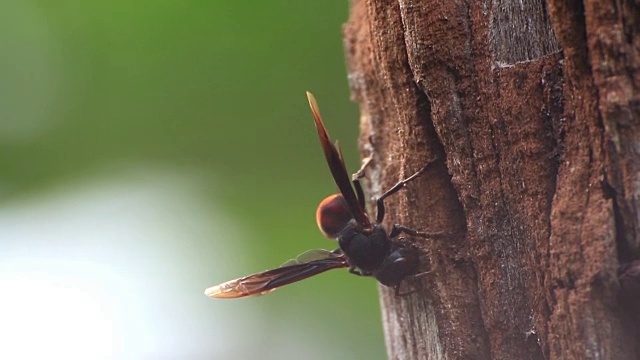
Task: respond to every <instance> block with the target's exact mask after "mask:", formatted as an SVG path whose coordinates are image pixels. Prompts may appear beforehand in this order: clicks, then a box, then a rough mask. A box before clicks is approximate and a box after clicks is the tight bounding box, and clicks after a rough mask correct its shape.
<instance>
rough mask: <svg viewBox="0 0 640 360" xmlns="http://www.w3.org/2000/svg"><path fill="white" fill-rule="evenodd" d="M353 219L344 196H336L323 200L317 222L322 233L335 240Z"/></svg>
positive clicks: (319, 206) (317, 213)
mask: <svg viewBox="0 0 640 360" xmlns="http://www.w3.org/2000/svg"><path fill="white" fill-rule="evenodd" d="M352 218H353V216H352V215H351V212H350V211H349V208H348V205H347V202H346V201H345V200H344V198H343V197H342V195H340V194H336V195H331V196H329V197H327V198H326V199H324V200H322V202H321V203H320V205H318V210H317V211H316V221H317V222H318V227H319V228H320V231H322V233H323V234H324V235H325V236H326V237H328V238H331V239H335V238H337V237H338V234H340V231H341V230H342V229H344V228H345V227H346V226H347V224H348V223H349V221H350V220H351V219H352Z"/></svg>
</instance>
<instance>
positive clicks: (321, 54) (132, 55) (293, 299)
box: [0, 0, 385, 359]
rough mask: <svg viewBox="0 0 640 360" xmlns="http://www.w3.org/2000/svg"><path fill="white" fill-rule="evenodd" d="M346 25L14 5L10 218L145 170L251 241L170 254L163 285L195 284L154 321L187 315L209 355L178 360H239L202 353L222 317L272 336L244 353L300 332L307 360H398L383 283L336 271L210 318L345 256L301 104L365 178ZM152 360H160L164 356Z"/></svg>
mask: <svg viewBox="0 0 640 360" xmlns="http://www.w3.org/2000/svg"><path fill="white" fill-rule="evenodd" d="M347 16H348V3H347V2H345V1H330V2H322V1H283V0H272V1H265V2H261V1H255V2H248V1H175V0H155V1H119V0H116V1H78V0H67V1H55V2H51V1H29V0H23V1H8V2H2V3H1V4H0V33H1V34H3V36H2V39H1V40H0V54H2V55H1V56H0V74H1V79H2V81H1V82H0V169H1V170H0V174H1V175H0V196H1V199H2V203H3V204H4V206H16V205H20V204H23V203H24V202H28V201H32V200H33V199H35V198H38V197H42V196H46V195H47V194H49V193H51V192H55V191H57V189H60V188H61V187H66V188H69V187H71V188H73V187H74V186H76V184H83V183H85V182H88V181H94V180H95V179H98V181H101V180H102V179H105V180H104V181H108V179H110V178H112V177H117V176H118V175H117V174H119V173H120V172H123V171H125V172H126V171H128V170H127V169H132V168H133V169H147V168H154V169H158V168H159V169H164V170H166V171H168V172H171V173H176V174H179V176H181V177H186V178H193V179H196V182H197V183H198V184H203V185H201V186H197V187H195V190H194V191H196V196H195V197H196V198H197V200H198V201H199V202H200V203H202V204H206V205H205V206H204V207H203V208H202V209H201V215H202V216H203V218H204V219H205V220H206V219H207V217H209V216H211V217H213V216H215V215H214V214H215V211H219V212H222V213H223V214H224V218H225V219H231V220H229V221H233V222H234V226H235V227H237V228H239V229H241V232H242V233H244V234H246V235H248V236H244V237H240V238H225V236H224V233H222V232H218V231H217V230H216V228H215V227H213V228H212V229H211V231H210V232H208V233H207V234H206V235H204V236H201V237H199V238H198V239H199V240H198V242H189V241H188V238H189V237H190V236H191V235H190V232H189V231H188V229H186V228H185V229H179V228H178V229H177V230H176V231H177V232H178V233H183V234H184V238H182V239H178V240H177V241H182V242H184V245H182V247H180V249H181V250H175V249H177V248H175V249H174V248H171V249H172V250H171V251H169V253H173V254H180V255H179V259H178V258H177V257H176V258H173V257H172V256H171V254H169V255H166V254H165V255H166V258H165V259H163V261H166V263H165V264H166V268H165V270H166V271H167V273H166V274H165V273H163V274H164V275H163V276H158V278H157V279H155V278H154V279H155V280H153V281H151V283H153V284H155V285H157V286H162V285H159V284H162V283H163V282H164V283H165V284H167V283H168V284H185V285H184V288H181V287H178V285H176V287H172V285H165V286H166V288H164V291H166V293H173V294H176V293H179V294H180V299H186V300H185V303H184V304H181V303H177V301H178V300H176V302H174V303H173V307H167V309H164V310H162V311H159V312H158V313H156V314H154V318H155V319H156V320H157V321H158V322H162V319H163V317H164V316H167V314H173V315H171V317H172V318H176V317H181V316H182V315H175V313H176V311H177V310H176V309H181V310H180V313H182V312H184V314H185V315H184V317H188V318H189V319H192V320H190V321H185V322H183V324H185V325H184V327H183V328H181V329H179V330H176V331H179V332H181V333H186V334H190V336H191V337H190V339H191V341H193V342H194V343H195V344H192V346H193V348H195V349H196V350H191V351H190V352H186V351H185V352H184V353H181V351H180V350H181V349H178V350H177V351H176V353H175V354H177V355H176V356H177V357H175V358H196V356H194V355H193V354H194V353H197V354H199V355H198V356H199V357H197V358H214V357H216V356H218V357H219V358H232V357H228V356H229V355H228V353H224V354H215V353H214V352H210V351H209V350H206V349H207V347H206V346H203V347H202V348H203V349H205V350H197V349H200V348H199V342H207V341H210V340H207V339H206V338H202V337H200V336H197V335H196V334H197V332H199V331H203V330H202V329H207V327H209V326H222V327H224V324H220V321H219V320H218V317H217V314H218V313H225V314H226V316H227V317H226V319H235V320H232V321H236V322H238V323H242V324H247V326H248V327H251V326H258V325H252V323H250V321H251V319H247V318H248V317H259V318H260V320H259V321H260V322H259V324H260V325H259V329H261V331H258V332H248V333H246V334H244V335H242V336H244V339H240V337H241V334H238V333H233V332H230V333H229V334H224V333H223V334H222V335H220V336H229V337H235V339H224V340H223V341H227V340H228V341H229V342H235V341H240V340H242V342H243V343H244V344H246V346H247V347H251V346H256V347H264V346H265V341H264V339H262V338H263V337H265V336H272V335H268V334H269V333H278V332H291V339H292V341H294V342H295V341H297V340H296V339H297V337H298V336H300V334H303V335H304V334H308V335H309V337H310V338H311V339H310V340H308V341H310V342H311V341H317V342H319V343H318V344H315V345H308V346H307V347H308V349H311V350H309V351H313V352H316V353H315V354H314V356H310V357H309V358H318V359H322V358H334V359H357V358H360V359H382V358H385V350H384V343H383V336H382V330H381V325H380V312H379V309H378V300H377V290H376V285H375V281H373V280H372V279H363V278H357V277H355V276H352V275H349V274H348V273H347V272H346V271H332V272H329V273H326V274H323V275H319V276H317V277H315V278H312V279H309V280H307V281H304V282H300V283H298V284H294V285H291V286H289V287H286V288H283V289H280V290H278V291H276V292H274V293H272V294H269V295H267V296H263V297H258V298H255V299H246V300H238V301H224V300H212V299H208V298H206V297H205V296H204V295H203V293H202V291H203V290H204V288H205V287H207V286H211V285H214V284H215V283H219V282H222V281H224V280H229V279H231V278H234V277H239V276H242V275H247V274H249V273H252V272H257V271H260V270H264V269H267V268H271V267H276V266H278V265H279V264H281V263H283V262H284V261H286V260H287V259H289V258H292V257H294V256H296V255H297V254H299V253H302V252H303V251H305V250H308V249H312V248H327V249H333V248H334V247H336V245H337V244H335V243H332V242H331V241H330V240H327V239H325V238H323V237H322V235H321V234H320V232H319V231H318V229H317V226H316V224H315V209H316V206H317V204H318V203H319V202H320V201H321V200H322V199H323V198H324V197H325V196H328V195H330V194H331V193H334V192H336V187H335V185H334V184H333V181H332V179H331V177H330V174H329V171H328V169H327V166H326V163H325V162H324V158H323V156H322V151H321V149H320V146H319V143H318V140H317V137H316V134H315V130H314V127H313V123H312V117H311V114H310V112H309V109H308V104H307V100H306V97H305V90H309V91H312V92H313V93H314V94H315V96H316V98H317V99H318V101H319V104H320V107H321V110H322V114H323V117H324V119H325V123H326V125H327V127H328V129H329V131H330V133H331V135H332V137H333V138H334V139H340V143H341V145H342V148H343V151H344V152H345V156H346V158H347V160H348V165H349V167H350V169H352V170H355V169H357V167H358V165H359V163H358V154H357V148H356V137H357V132H358V112H357V107H356V106H355V104H353V103H351V102H350V100H349V89H348V83H347V80H346V69H345V60H344V53H343V43H342V24H343V23H344V22H345V21H346V20H347ZM150 176H151V177H153V175H150ZM90 179H93V180H90ZM143 184H144V181H143ZM143 187H144V185H143ZM209 207H211V209H215V211H214V210H211V213H209ZM167 211H168V212H171V209H168V210H167ZM177 215H178V214H176V216H177ZM105 221H106V223H107V224H110V226H113V227H114V228H117V227H118V226H119V224H118V223H117V222H112V221H111V219H105ZM180 221H181V220H180ZM96 231H99V230H98V229H96ZM36 234H37V233H36ZM90 238H91V236H89V237H88V238H85V239H86V240H82V239H80V240H78V243H75V245H74V246H77V247H82V246H83V241H91V240H90ZM11 240H12V241H15V242H20V241H21V239H8V240H7V241H11ZM0 241H2V240H1V239H0ZM101 241H102V240H101ZM110 241H111V240H109V239H106V240H105V241H104V243H100V244H96V246H97V247H100V246H105V247H107V246H109V244H108V243H109V242H110ZM114 241H115V239H114ZM225 243H226V244H227V245H224V244H225ZM236 245H237V247H235V248H234V246H236ZM53 246H55V244H53ZM162 246H165V244H163V243H157V244H154V243H149V244H145V246H144V247H140V249H138V248H136V249H137V250H136V251H138V252H135V253H130V254H127V256H130V257H127V258H128V259H131V262H136V263H137V262H138V261H142V259H143V258H146V257H149V256H151V257H153V255H149V254H148V253H146V251H147V249H149V251H151V249H156V248H157V249H160V248H161V247H162ZM168 246H169V245H168ZM170 246H174V245H170ZM174 250H175V251H174ZM153 251H156V250H153ZM157 251H162V250H161V249H160V250H157ZM213 252H224V253H218V254H216V256H217V257H218V258H223V259H224V263H216V262H209V261H207V259H208V255H209V254H211V253H213ZM152 254H153V252H152ZM7 256H10V255H7ZM236 259H237V260H238V262H239V264H240V265H238V266H234V265H233V264H234V263H235V261H236ZM167 274H168V275H167ZM149 276H150V277H153V276H155V275H149ZM167 279H170V280H167ZM156 288H157V287H156ZM185 289H186V290H185ZM192 290H193V291H192ZM149 291H151V292H152V293H153V290H152V289H149ZM143 293H144V292H141V294H143ZM153 294H155V295H157V298H156V299H158V300H157V301H162V294H161V293H157V294H156V293H153ZM141 296H142V295H141ZM154 301H155V300H154ZM187 304H188V305H187ZM249 307H251V308H252V309H253V310H251V311H248V310H247V308H249ZM226 321H229V320H226ZM190 324H197V326H196V325H193V327H191V326H192V325H190ZM294 335H295V336H294ZM132 336H133V337H134V339H133V340H132V341H136V339H135V337H136V336H137V335H136V334H135V333H133V335H132ZM287 336H288V335H286V334H285V338H286V337H287ZM261 339H262V340H261ZM218 340H220V339H218ZM141 341H142V340H141ZM144 341H147V340H144ZM36 342H37V339H36ZM267 343H268V342H267ZM285 344H286V343H285ZM270 346H271V347H278V346H283V344H282V343H277V344H271V345H270ZM305 346H306V345H305ZM318 349H324V350H323V351H325V352H324V353H318V351H319V350H318ZM258 350H259V351H265V352H273V353H274V354H276V355H277V354H281V355H277V356H280V357H284V358H286V357H287V356H290V355H287V354H288V353H287V352H285V351H281V350H277V349H272V348H271V349H268V350H262V349H258ZM212 351H213V350H212ZM125 352H126V350H125ZM147 353H148V354H151V355H149V356H150V358H159V357H156V356H154V355H153V354H155V353H154V351H153V349H148V352H147ZM160 355H162V354H160ZM276 355H274V356H276ZM50 358H55V357H50ZM112 358H129V357H128V356H126V354H119V355H118V354H116V355H113V356H112Z"/></svg>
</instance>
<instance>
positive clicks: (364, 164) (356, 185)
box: [351, 153, 373, 209]
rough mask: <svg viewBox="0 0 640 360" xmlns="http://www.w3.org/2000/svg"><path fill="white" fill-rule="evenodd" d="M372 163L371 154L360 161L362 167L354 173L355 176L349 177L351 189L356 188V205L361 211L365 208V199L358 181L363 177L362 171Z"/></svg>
mask: <svg viewBox="0 0 640 360" xmlns="http://www.w3.org/2000/svg"><path fill="white" fill-rule="evenodd" d="M372 161H373V153H372V154H371V155H369V156H368V157H366V158H365V159H364V160H362V166H361V167H360V169H359V170H358V171H356V173H355V174H353V175H351V182H352V183H353V187H354V188H356V196H357V197H358V203H359V204H360V207H361V208H362V209H364V207H365V198H364V191H363V190H362V184H360V179H362V178H363V177H364V171H365V169H366V168H367V167H368V166H369V164H371V162H372Z"/></svg>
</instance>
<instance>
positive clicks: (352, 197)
mask: <svg viewBox="0 0 640 360" xmlns="http://www.w3.org/2000/svg"><path fill="white" fill-rule="evenodd" d="M307 98H308V99H309V106H311V112H312V113H313V118H314V119H315V123H316V130H317V131H318V137H319V138H320V144H321V145H322V149H323V150H324V155H325V157H326V158H327V163H328V164H329V169H330V170H331V174H332V175H333V179H334V180H335V181H336V184H337V185H338V188H339V189H340V193H342V196H343V197H344V199H345V200H346V202H347V205H348V206H349V211H351V215H353V218H354V219H356V221H357V222H358V224H360V225H362V226H365V227H368V226H370V224H371V223H370V222H369V218H368V217H367V214H365V212H364V209H363V208H362V207H360V204H359V202H358V198H357V197H356V193H355V192H354V191H353V188H352V187H351V177H350V176H349V173H348V172H347V167H346V166H345V164H344V160H343V158H342V154H341V153H340V150H339V149H338V148H337V147H336V146H335V145H333V144H332V143H331V138H329V134H328V133H327V129H326V128H325V127H324V124H323V123H322V118H321V117H320V108H319V107H318V103H317V102H316V99H315V98H314V97H313V94H311V93H310V92H308V91H307Z"/></svg>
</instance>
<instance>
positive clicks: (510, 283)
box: [345, 0, 640, 360]
mask: <svg viewBox="0 0 640 360" xmlns="http://www.w3.org/2000/svg"><path fill="white" fill-rule="evenodd" d="M639 32H640V4H639V3H638V2H637V1H636V2H634V1H632V0H619V1H608V0H584V1H583V2H582V3H580V2H574V1H566V2H565V1H562V0H549V1H548V2H543V1H540V0H530V1H526V2H521V1H513V2H512V1H505V0H494V1H491V2H480V1H467V2H460V1H433V0H425V1H412V0H397V1H395V0H352V2H351V15H350V19H349V22H348V23H347V24H346V26H345V47H346V54H347V64H348V71H349V81H350V85H351V89H352V94H353V98H354V99H355V101H357V102H358V103H359V104H360V109H361V139H360V144H361V148H362V149H363V153H364V155H365V156H366V155H369V151H370V149H369V148H371V147H372V148H373V150H374V159H375V161H374V165H373V167H372V168H371V169H372V171H370V172H369V174H368V176H369V180H370V181H369V185H368V186H369V187H370V189H369V190H370V193H372V194H377V195H379V194H380V193H381V192H382V190H384V189H386V188H389V187H390V186H391V185H393V184H394V183H395V182H396V181H398V180H399V179H400V178H403V177H406V176H408V175H410V174H412V173H413V172H415V171H417V170H418V169H420V168H421V167H422V166H424V164H425V163H426V162H428V161H429V160H430V159H432V158H434V157H437V160H436V162H435V163H434V166H432V167H430V168H429V170H428V171H427V172H426V173H425V174H424V175H423V176H421V177H420V178H419V179H417V180H416V181H415V182H412V183H411V184H410V185H409V186H408V187H407V189H405V190H403V192H402V193H401V195H398V196H393V197H391V198H390V199H389V202H388V206H387V207H388V209H390V210H389V214H388V217H387V223H386V225H387V226H390V225H391V224H393V223H400V224H403V225H406V226H409V227H412V228H415V229H419V230H423V231H444V232H450V233H455V234H456V235H452V236H450V237H449V238H447V239H437V240H435V239H419V238H412V239H408V240H409V241H412V242H413V243H415V244H416V246H418V247H419V249H420V250H421V251H422V253H423V270H424V271H428V272H427V273H426V274H424V275H421V276H418V277H415V278H412V279H408V281H407V286H408V287H410V288H411V289H413V290H415V291H414V292H413V293H411V294H410V295H408V296H404V297H395V296H394V294H393V291H392V290H391V291H390V290H389V289H386V288H383V287H381V289H380V297H381V302H382V313H383V321H384V327H385V338H386V343H387V349H388V354H389V358H391V359H508V360H512V359H639V358H640V345H639V344H640V335H639V331H638V330H639V325H640V319H639V316H638V311H640V307H638V306H637V304H638V303H640V298H639V296H640V294H639V293H640V291H638V289H639V288H640V282H638V277H640V265H639V264H640V263H638V262H635V263H633V262H632V261H633V260H634V259H638V258H640V228H639V226H640V221H639V219H638V204H639V203H640V173H639V171H638V170H639V169H640V156H639V154H640V92H639V87H640V71H639V69H640V37H638V35H639ZM621 264H622V267H621ZM629 264H634V265H633V266H630V265H629ZM621 284H622V286H623V288H622V290H623V291H620V285H621ZM629 284H631V285H629ZM625 288H626V289H627V290H629V291H624V290H625Z"/></svg>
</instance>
